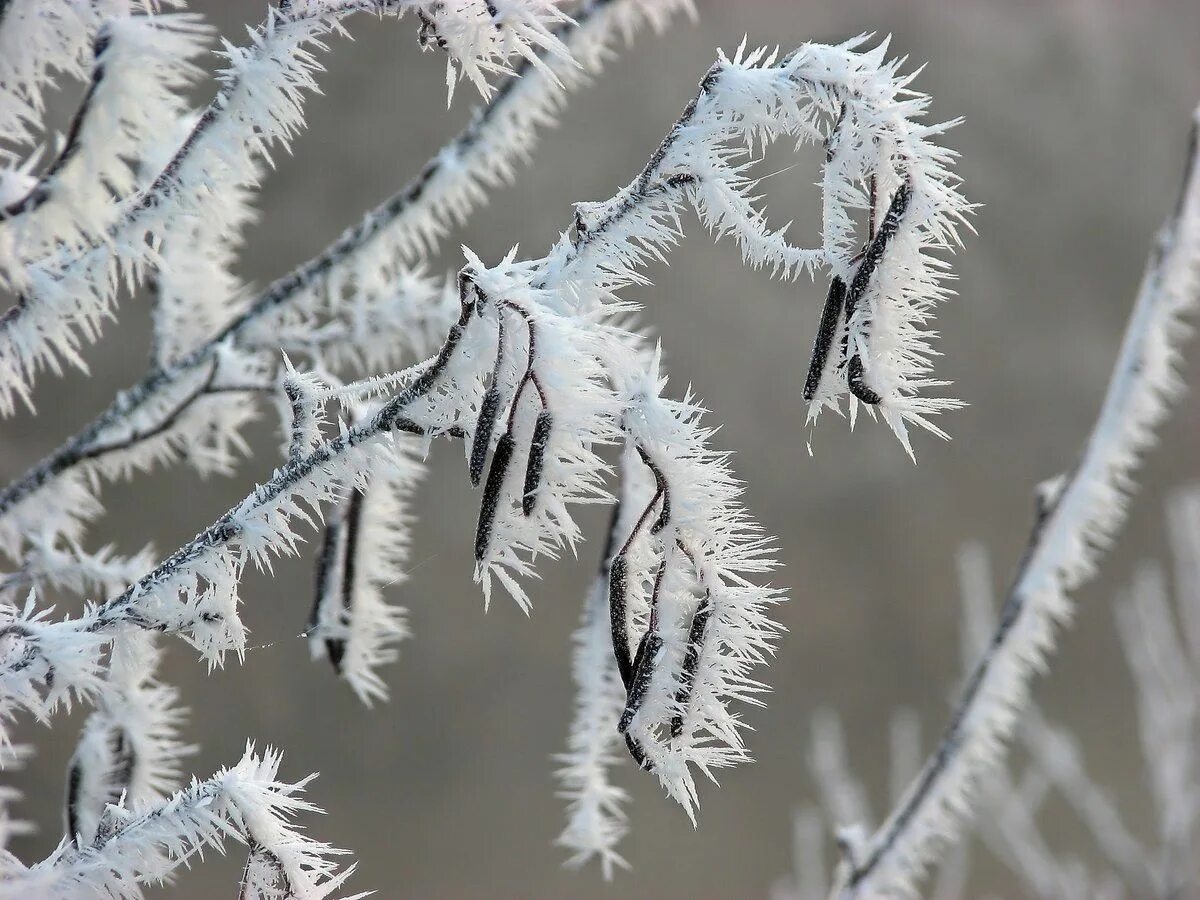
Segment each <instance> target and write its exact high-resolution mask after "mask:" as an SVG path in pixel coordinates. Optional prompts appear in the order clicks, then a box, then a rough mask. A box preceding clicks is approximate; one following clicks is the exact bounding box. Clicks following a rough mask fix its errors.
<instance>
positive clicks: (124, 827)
mask: <svg viewBox="0 0 1200 900" xmlns="http://www.w3.org/2000/svg"><path fill="white" fill-rule="evenodd" d="M279 762H280V754H279V753H278V752H276V751H274V750H272V749H270V748H267V749H266V750H265V751H264V752H263V753H261V754H259V753H256V752H255V751H254V748H253V746H249V747H247V749H246V753H245V755H244V756H243V757H242V759H241V761H240V762H239V763H238V764H237V765H236V766H234V767H232V768H229V769H222V770H221V771H219V772H218V773H217V774H216V775H214V776H213V777H212V778H210V779H208V780H206V781H195V780H194V781H193V782H192V784H191V785H190V786H189V787H187V788H185V789H183V790H181V791H179V792H177V793H175V794H174V795H172V796H171V797H169V798H168V799H166V800H164V801H162V802H160V803H157V804H153V805H150V806H147V807H145V808H143V809H142V810H140V811H134V810H130V809H127V808H125V807H123V806H116V805H113V806H109V807H108V808H107V810H106V811H105V815H104V818H103V820H102V821H101V823H100V831H99V833H98V834H97V836H96V838H95V840H94V841H93V842H92V843H90V844H88V845H87V846H85V847H82V848H76V847H75V846H74V844H72V843H70V842H68V841H64V842H63V843H62V844H60V845H59V847H58V848H57V849H56V850H55V851H54V853H52V854H51V855H50V856H49V857H48V858H47V859H45V860H44V861H42V862H40V863H37V864H36V865H33V866H31V867H29V868H28V869H21V870H13V871H9V872H5V874H4V877H0V897H3V898H12V900H17V898H25V897H45V898H53V900H85V898H93V897H97V896H104V897H111V898H114V900H142V898H143V897H144V896H145V894H144V890H143V887H144V886H145V885H152V884H157V883H160V882H162V881H163V880H164V879H166V878H168V877H169V876H170V875H171V873H172V872H173V871H174V870H175V869H176V868H178V867H179V866H180V865H184V864H187V863H188V861H189V859H190V858H191V856H192V855H193V854H195V853H198V852H203V851H204V850H206V849H209V848H211V849H215V850H217V851H219V852H223V851H224V845H225V840H226V838H229V837H233V838H234V839H235V840H237V841H238V842H240V843H243V844H245V845H247V847H248V848H249V852H250V855H251V861H252V862H256V863H257V864H256V865H253V866H248V867H247V869H248V872H247V877H248V878H252V879H256V883H251V884H250V887H249V889H248V892H247V893H243V896H247V897H269V896H276V897H278V896H283V895H284V893H282V892H281V893H275V894H271V893H265V892H264V891H263V886H264V881H263V879H265V878H266V877H269V876H270V875H271V874H272V873H273V877H274V883H275V884H276V885H280V884H282V885H285V888H284V890H285V891H286V896H288V897H293V898H296V900H321V898H324V897H328V896H329V895H330V894H332V893H333V892H334V891H337V890H339V889H340V888H341V887H342V885H343V884H344V882H345V880H346V879H347V878H348V877H349V876H350V874H351V873H352V872H353V867H351V868H349V869H346V870H343V871H339V866H338V864H337V862H336V859H335V858H336V857H337V856H338V855H340V854H341V853H342V852H343V851H340V850H337V849H334V848H333V847H330V846H329V845H328V844H324V843H321V842H320V841H316V840H314V839H313V838H311V837H308V836H307V835H305V834H304V833H303V832H302V831H300V830H299V829H298V828H297V827H296V826H295V825H293V824H292V820H293V819H294V818H295V817H296V816H298V815H305V814H310V813H319V812H321V810H320V809H318V808H317V807H316V806H314V805H313V804H311V803H309V802H308V801H306V800H304V799H302V797H301V796H300V795H301V794H302V792H303V791H304V789H305V788H306V787H307V785H308V783H309V782H310V781H311V780H312V778H313V777H314V776H309V777H308V778H305V779H302V780H301V781H298V782H295V783H289V782H284V781H279V780H278V772H279ZM255 854H258V855H259V857H258V860H257V861H255V859H254V855H255ZM264 860H266V861H269V862H268V863H267V864H264ZM243 887H245V885H243ZM360 896H361V895H360Z"/></svg>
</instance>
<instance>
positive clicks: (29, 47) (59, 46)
mask: <svg viewBox="0 0 1200 900" xmlns="http://www.w3.org/2000/svg"><path fill="white" fill-rule="evenodd" d="M109 5H110V6H112V7H114V11H117V9H118V8H119V6H121V5H126V6H127V5H128V4H118V3H112V4H109ZM102 6H103V4H99V3H93V2H92V0H62V2H59V3H55V4H52V5H49V6H48V5H47V4H46V3H45V2H44V0H8V2H7V3H6V4H5V7H4V10H3V13H2V14H0V85H3V89H2V90H0V135H3V136H4V140H5V142H6V143H7V144H8V145H9V146H7V147H3V148H0V165H2V164H6V163H7V162H8V161H9V158H10V157H12V156H13V155H14V153H15V150H16V149H17V148H20V147H22V146H25V145H28V144H29V143H30V142H32V140H33V139H34V129H35V128H36V126H37V124H38V122H39V120H40V119H41V117H42V113H43V111H44V101H43V90H44V89H45V87H46V85H47V84H48V83H49V82H50V81H51V79H52V78H53V77H54V75H55V73H61V74H63V75H66V76H68V77H72V78H78V79H82V78H84V77H86V73H87V69H88V65H89V64H90V62H91V60H90V59H89V58H88V54H87V49H88V47H89V45H90V42H91V38H92V35H93V34H94V33H95V30H96V28H97V27H99V24H100V17H101V15H103V12H102Z"/></svg>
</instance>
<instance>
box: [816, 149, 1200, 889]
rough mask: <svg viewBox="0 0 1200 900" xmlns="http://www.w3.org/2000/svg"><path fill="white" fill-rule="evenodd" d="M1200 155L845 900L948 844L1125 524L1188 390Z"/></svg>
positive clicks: (843, 884)
mask: <svg viewBox="0 0 1200 900" xmlns="http://www.w3.org/2000/svg"><path fill="white" fill-rule="evenodd" d="M1198 265H1200V151H1198V150H1197V144H1196V140H1195V129H1193V138H1192V141H1191V144H1190V147H1189V154H1188V158H1187V167H1186V173H1185V177H1184V183H1183V187H1182V190H1181V193H1180V197H1179V201H1178V204H1177V206H1176V208H1175V210H1174V211H1173V212H1172V214H1171V216H1170V218H1169V219H1168V220H1167V223H1166V225H1165V226H1164V228H1163V229H1162V231H1161V232H1160V234H1159V236H1158V240H1157V243H1156V245H1155V248H1154V250H1153V253H1152V255H1151V259H1150V263H1149V265H1148V267H1147V270H1146V274H1145V276H1144V278H1143V280H1142V285H1141V288H1140V291H1139V294H1138V297H1137V300H1136V303H1135V305H1134V310H1133V313H1132V317H1131V319H1130V322H1129V326H1128V328H1127V330H1126V333H1125V338H1124V340H1123V342H1122V345H1121V350H1120V353H1119V355H1118V359H1117V363H1116V366H1115V368H1114V371H1113V375H1112V379H1111V381H1110V383H1109V387H1108V391H1107V394H1106V396H1105V399H1104V403H1103V406H1102V408H1101V411H1100V415H1099V418H1098V420H1097V422H1096V425H1095V426H1094V428H1093V430H1092V433H1091V435H1090V436H1089V438H1088V441H1087V443H1086V444H1085V446H1084V449H1083V453H1082V455H1081V457H1080V459H1079V461H1078V463H1077V464H1076V465H1075V467H1074V468H1073V469H1072V470H1071V471H1070V472H1069V473H1067V474H1066V475H1065V476H1063V477H1061V478H1059V479H1055V480H1053V481H1051V482H1048V483H1047V484H1046V485H1044V486H1043V487H1042V489H1041V490H1040V492H1039V494H1040V496H1039V510H1038V517H1037V522H1036V523H1035V526H1034V530H1033V533H1032V535H1031V538H1030V541H1029V544H1028V546H1027V548H1026V551H1025V554H1024V556H1023V557H1022V560H1021V562H1020V563H1019V565H1018V569H1017V574H1016V577H1015V578H1014V580H1013V585H1012V587H1011V588H1010V589H1009V592H1008V595H1007V597H1006V599H1005V602H1004V607H1003V610H1002V612H1001V615H1000V619H999V623H998V625H997V628H996V630H995V632H994V633H993V634H992V636H991V638H990V640H989V642H988V646H987V648H986V650H985V651H984V653H983V655H982V657H981V659H980V660H979V662H978V663H977V665H976V667H975V669H974V671H973V672H972V674H971V676H970V678H969V679H968V680H967V683H966V686H965V688H964V690H963V694H962V696H961V698H960V700H959V701H958V704H957V706H956V708H955V710H954V712H953V714H952V717H951V722H950V725H949V726H948V728H947V730H946V732H945V734H944V735H943V738H942V740H941V742H940V743H939V745H938V747H937V749H936V750H935V752H934V753H933V754H932V755H931V756H930V757H929V759H928V761H927V762H926V764H925V766H924V768H923V769H922V771H921V773H920V775H919V776H918V777H917V779H916V780H915V781H914V783H913V784H912V786H911V787H910V789H909V791H908V792H907V793H906V795H905V797H904V799H903V800H902V801H901V802H900V803H899V804H898V805H897V806H896V807H895V809H894V810H893V811H892V812H891V814H890V815H889V816H888V819H887V821H885V823H884V824H883V825H882V826H881V827H880V829H879V830H878V831H877V832H876V833H875V834H874V835H873V836H872V838H871V839H870V841H869V843H868V844H867V846H866V848H865V852H864V855H863V856H862V857H861V859H858V860H854V861H850V862H848V863H847V864H846V865H844V867H843V870H842V873H841V878H840V881H839V888H838V893H839V896H844V897H850V896H879V895H881V894H896V893H906V892H911V891H913V890H914V889H915V883H916V882H917V881H918V880H919V878H920V877H921V875H922V873H923V872H924V870H925V867H926V866H927V865H928V863H929V861H930V860H931V859H932V858H933V855H934V853H935V852H936V849H937V847H938V846H939V845H940V844H941V843H943V842H944V841H945V840H946V839H947V838H949V837H951V836H952V835H954V833H955V832H956V831H957V829H958V827H959V823H960V822H961V820H962V819H963V818H964V817H966V816H967V815H968V813H969V811H970V809H971V797H972V795H973V792H974V788H975V783H976V782H977V780H978V779H979V778H980V777H981V776H982V775H983V774H984V773H985V772H986V771H988V770H989V769H990V768H991V767H992V766H994V765H995V764H996V763H997V762H998V761H1000V760H1002V759H1003V756H1004V752H1005V743H1006V741H1007V739H1008V737H1009V736H1010V735H1011V734H1012V731H1013V729H1014V727H1015V726H1016V723H1017V720H1018V717H1019V714H1020V712H1021V711H1022V709H1023V708H1024V706H1025V704H1026V702H1027V701H1028V695H1029V680H1030V678H1031V676H1032V674H1033V672H1034V671H1036V670H1037V669H1038V668H1040V667H1041V666H1042V665H1043V664H1044V661H1045V659H1046V656H1047V655H1048V654H1049V653H1050V651H1051V649H1052V647H1053V641H1054V630H1055V628H1056V627H1057V626H1058V625H1060V624H1061V623H1063V622H1064V620H1065V619H1066V618H1067V617H1068V616H1069V615H1070V612H1071V603H1070V592H1072V591H1073V590H1075V589H1076V588H1077V587H1079V585H1080V584H1082V583H1083V582H1084V581H1086V580H1087V579H1088V578H1090V577H1091V576H1092V575H1093V574H1094V572H1095V569H1096V566H1097V564H1098V562H1099V559H1100V556H1101V554H1102V552H1103V550H1104V549H1105V548H1107V546H1108V545H1109V544H1111V542H1112V541H1113V540H1114V539H1115V537H1116V534H1117V532H1118V530H1119V529H1120V526H1121V525H1122V524H1123V522H1124V519H1125V509H1126V506H1127V502H1128V501H1127V493H1128V491H1129V490H1130V487H1131V485H1132V484H1133V480H1132V479H1133V475H1134V471H1135V470H1136V468H1137V465H1138V462H1139V460H1140V456H1141V454H1142V453H1143V452H1144V451H1145V450H1147V449H1148V448H1149V447H1150V446H1151V445H1152V444H1153V441H1154V432H1155V429H1156V428H1157V427H1158V425H1160V424H1161V422H1162V420H1163V419H1164V418H1165V416H1166V414H1167V404H1168V401H1169V400H1170V399H1171V397H1172V396H1174V394H1175V393H1176V392H1177V391H1178V389H1179V380H1178V377H1177V374H1176V368H1177V366H1178V361H1179V345H1180V342H1181V340H1182V338H1183V336H1184V335H1185V333H1186V330H1187V329H1186V327H1185V325H1184V323H1183V321H1182V317H1183V316H1184V315H1186V314H1187V313H1188V312H1189V311H1190V310H1191V309H1192V308H1193V307H1194V306H1195V304H1196V301H1197V290H1198V286H1197V268H1198Z"/></svg>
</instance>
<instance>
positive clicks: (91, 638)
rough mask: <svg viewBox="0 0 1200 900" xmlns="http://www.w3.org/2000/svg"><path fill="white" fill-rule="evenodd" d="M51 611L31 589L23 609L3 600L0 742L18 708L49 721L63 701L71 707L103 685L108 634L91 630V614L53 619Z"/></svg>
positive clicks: (0, 607)
mask: <svg viewBox="0 0 1200 900" xmlns="http://www.w3.org/2000/svg"><path fill="white" fill-rule="evenodd" d="M51 612H53V607H48V608H46V609H41V610H39V609H38V608H37V601H36V597H35V596H34V594H33V592H32V591H31V592H30V593H29V596H28V599H27V600H26V602H25V605H24V606H23V607H22V606H17V605H15V604H14V605H9V604H7V603H2V604H0V745H4V744H7V743H8V735H7V723H8V721H9V720H10V719H12V717H13V715H14V714H15V713H16V712H17V711H18V710H20V709H25V710H28V711H29V712H30V713H32V714H33V715H34V716H35V717H37V718H38V719H39V720H41V721H46V720H47V719H48V718H49V716H50V714H51V713H53V712H54V711H55V710H56V709H57V708H58V707H59V705H60V704H62V705H65V706H67V707H68V708H69V707H70V705H71V703H72V702H73V701H75V700H87V699H90V698H92V697H94V696H95V695H96V693H97V692H98V691H99V690H100V689H101V687H102V674H103V673H102V666H101V659H100V657H101V652H102V651H103V648H104V645H105V644H106V643H107V638H105V637H102V636H99V635H96V634H94V633H92V632H91V631H90V629H89V625H90V624H91V621H92V620H91V619H90V617H89V616H87V615H84V616H83V617H81V618H79V619H64V620H58V621H53V620H51V619H50V618H49V616H50V613H51Z"/></svg>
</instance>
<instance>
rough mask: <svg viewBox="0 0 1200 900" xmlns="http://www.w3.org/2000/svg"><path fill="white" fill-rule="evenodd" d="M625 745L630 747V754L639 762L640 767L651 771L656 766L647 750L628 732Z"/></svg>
mask: <svg viewBox="0 0 1200 900" xmlns="http://www.w3.org/2000/svg"><path fill="white" fill-rule="evenodd" d="M625 746H626V747H628V748H629V755H630V756H632V757H633V761H634V762H635V763H637V764H638V768H640V769H643V770H644V771H646V772H649V771H650V770H651V769H653V768H654V766H653V764H652V763H651V762H650V760H649V759H648V758H647V757H646V751H645V750H643V749H642V745H641V744H639V743H638V741H637V738H635V737H634V736H633V735H632V734H629V733H628V732H626V733H625Z"/></svg>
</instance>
